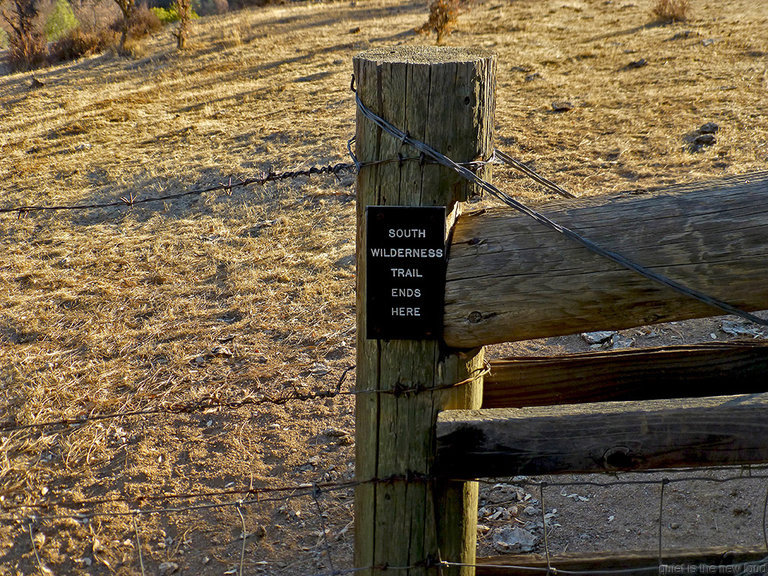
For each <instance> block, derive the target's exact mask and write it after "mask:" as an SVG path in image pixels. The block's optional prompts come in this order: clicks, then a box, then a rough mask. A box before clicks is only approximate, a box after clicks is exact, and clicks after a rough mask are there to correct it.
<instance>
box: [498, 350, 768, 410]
mask: <svg viewBox="0 0 768 576" xmlns="http://www.w3.org/2000/svg"><path fill="white" fill-rule="evenodd" d="M490 364H491V372H490V374H488V375H487V376H486V377H485V381H484V383H483V408H522V407H525V406H550V405H556V404H580V403H584V402H599V401H609V400H613V401H626V400H653V399H664V398H690V397H700V396H717V395H719V394H723V392H727V393H728V394H751V393H755V392H768V343H765V342H730V343H722V342H719V343H710V344H696V345H690V346H670V347H666V348H646V349H627V350H612V351H606V352H587V353H582V354H568V355H565V356H554V357H552V356H544V357H524V358H510V359H504V360H496V361H494V362H491V363H490Z"/></svg>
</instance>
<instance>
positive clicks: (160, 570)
mask: <svg viewBox="0 0 768 576" xmlns="http://www.w3.org/2000/svg"><path fill="white" fill-rule="evenodd" d="M178 570H179V565H178V564H176V562H163V563H161V564H160V566H158V567H157V576H168V575H169V574H175V573H176V572H177V571H178Z"/></svg>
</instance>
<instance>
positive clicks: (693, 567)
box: [477, 546, 766, 576]
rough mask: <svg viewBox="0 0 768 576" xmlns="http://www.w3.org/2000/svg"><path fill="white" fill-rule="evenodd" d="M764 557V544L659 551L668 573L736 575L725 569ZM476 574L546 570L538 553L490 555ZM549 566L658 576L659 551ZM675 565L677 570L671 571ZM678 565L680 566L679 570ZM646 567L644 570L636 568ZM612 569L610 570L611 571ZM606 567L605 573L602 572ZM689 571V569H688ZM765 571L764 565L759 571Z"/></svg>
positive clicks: (589, 556)
mask: <svg viewBox="0 0 768 576" xmlns="http://www.w3.org/2000/svg"><path fill="white" fill-rule="evenodd" d="M765 556H766V551H765V547H764V546H761V547H752V548H746V547H728V548H726V547H722V546H721V547H714V548H693V549H678V550H664V551H663V554H662V561H663V564H664V565H666V566H669V567H670V568H672V569H671V570H670V571H669V572H667V573H668V574H691V575H695V574H738V573H740V572H739V570H734V569H729V568H726V567H731V566H733V565H734V564H738V563H743V562H759V561H761V560H763V559H764V558H765ZM477 563H478V564H479V565H480V566H479V567H478V568H477V576H530V575H531V574H532V571H531V569H534V568H541V569H544V570H546V568H547V559H546V557H544V556H542V555H540V554H517V555H514V556H494V557H491V558H478V561H477ZM510 564H512V565H515V566H519V567H520V568H519V569H514V568H506V567H504V566H508V565H510ZM550 565H551V567H552V568H557V569H558V570H569V571H571V570H573V571H590V570H600V574H601V576H613V575H614V574H615V576H625V575H626V572H625V570H626V569H627V568H636V569H638V571H637V572H636V574H638V576H640V575H642V574H645V575H646V576H658V574H659V551H658V550H646V551H632V552H612V553H611V552H606V553H601V554H597V553H595V552H587V553H575V552H566V553H563V554H556V555H553V556H552V557H550ZM700 565H706V566H718V567H723V568H722V569H721V570H715V571H713V572H709V571H699V570H698V567H699V566H700ZM675 567H677V568H678V571H677V572H676V571H674V569H675ZM681 567H684V568H683V570H684V571H683V570H681ZM642 568H648V569H647V570H640V569H642ZM614 569H615V570H616V572H613V573H612V572H611V570H614ZM604 570H607V572H603V571H604ZM689 570H690V571H689ZM754 573H756V574H764V573H765V564H764V563H763V569H762V570H761V571H755V572H754Z"/></svg>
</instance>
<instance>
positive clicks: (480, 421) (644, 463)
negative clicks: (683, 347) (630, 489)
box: [436, 394, 768, 479]
mask: <svg viewBox="0 0 768 576" xmlns="http://www.w3.org/2000/svg"><path fill="white" fill-rule="evenodd" d="M766 410H768V394H753V395H743V396H722V397H716V398H696V399H675V400H647V401H641V402H602V403H594V404H578V405H569V406H541V407H534V408H494V409H488V410H449V411H445V412H442V413H441V414H440V416H439V418H438V422H437V467H436V470H437V472H438V473H439V474H440V475H441V476H444V477H446V478H457V479H458V478H461V479H468V478H482V477H495V476H516V475H542V474H568V473H592V472H606V471H614V470H649V469H657V468H667V467H672V466H674V467H688V466H720V465H740V464H756V463H762V462H768V419H766V417H765V414H766Z"/></svg>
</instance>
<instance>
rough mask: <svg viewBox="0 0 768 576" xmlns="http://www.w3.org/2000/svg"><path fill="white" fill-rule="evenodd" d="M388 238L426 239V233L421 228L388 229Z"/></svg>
mask: <svg viewBox="0 0 768 576" xmlns="http://www.w3.org/2000/svg"><path fill="white" fill-rule="evenodd" d="M389 237H390V238H426V237H427V231H426V230H424V229H423V228H390V229H389Z"/></svg>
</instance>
